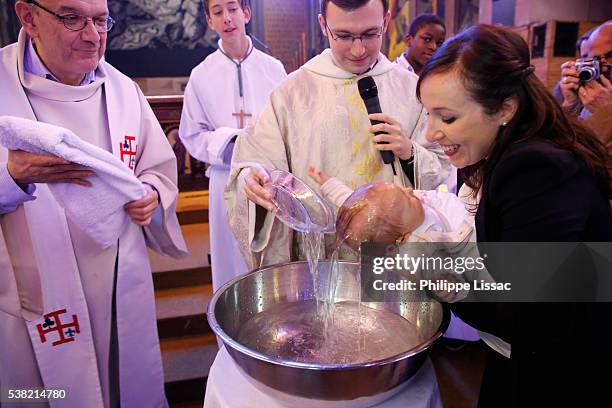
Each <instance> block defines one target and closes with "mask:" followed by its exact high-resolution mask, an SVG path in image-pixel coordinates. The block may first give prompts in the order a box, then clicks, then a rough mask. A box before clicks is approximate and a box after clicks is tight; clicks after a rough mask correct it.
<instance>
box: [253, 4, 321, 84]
mask: <svg viewBox="0 0 612 408" xmlns="http://www.w3.org/2000/svg"><path fill="white" fill-rule="evenodd" d="M261 1H263V8H262V9H263V12H264V42H265V43H266V44H267V45H268V47H270V49H271V50H272V53H273V54H274V56H275V57H276V58H278V59H280V60H281V61H282V63H283V65H284V66H285V69H286V70H287V72H291V71H294V70H295V69H297V68H298V67H299V66H300V65H301V64H302V63H304V62H305V59H307V58H305V56H306V55H307V54H308V52H307V48H308V44H307V43H308V36H309V24H310V13H313V14H314V13H315V12H314V11H312V10H310V8H311V7H310V2H308V1H305V0H261Z"/></svg>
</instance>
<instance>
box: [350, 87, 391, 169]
mask: <svg viewBox="0 0 612 408" xmlns="http://www.w3.org/2000/svg"><path fill="white" fill-rule="evenodd" d="M357 87H358V88H359V95H360V96H361V99H363V102H364V103H365V106H366V109H367V110H368V114H370V115H371V114H372V113H382V109H380V101H379V100H378V88H377V87H376V82H375V81H374V78H372V77H371V76H367V77H363V78H361V79H360V80H359V81H357ZM370 123H371V124H372V126H374V125H377V124H379V123H383V122H381V121H379V120H370ZM381 134H385V132H376V133H375V135H381ZM378 143H379V144H389V142H378ZM380 154H381V156H382V159H383V162H385V164H391V165H393V161H394V160H395V155H394V154H393V152H392V151H390V150H381V152H380ZM393 170H394V172H395V168H394V169H393Z"/></svg>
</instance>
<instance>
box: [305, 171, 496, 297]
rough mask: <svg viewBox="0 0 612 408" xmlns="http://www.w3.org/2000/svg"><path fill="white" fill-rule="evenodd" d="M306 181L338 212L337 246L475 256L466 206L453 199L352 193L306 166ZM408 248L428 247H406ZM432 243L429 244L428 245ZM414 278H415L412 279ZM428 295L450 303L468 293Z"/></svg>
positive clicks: (384, 191)
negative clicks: (314, 184) (364, 244)
mask: <svg viewBox="0 0 612 408" xmlns="http://www.w3.org/2000/svg"><path fill="white" fill-rule="evenodd" d="M308 174H309V176H310V177H311V178H312V179H313V180H315V181H316V182H317V183H319V184H320V186H321V193H322V194H323V196H324V197H325V198H327V199H328V200H329V201H331V202H332V203H333V204H335V205H336V206H338V207H340V209H339V210H338V216H337V218H336V239H337V246H338V245H340V244H341V243H345V244H347V245H348V246H349V247H351V248H353V249H357V248H358V247H359V245H360V244H361V243H362V242H375V243H385V244H391V243H396V244H398V250H399V252H400V253H404V254H410V253H414V251H417V252H418V253H414V255H415V256H419V255H420V254H421V253H422V251H425V252H427V254H428V255H432V254H434V253H438V251H439V250H442V251H443V252H444V253H448V254H453V255H454V256H461V257H476V256H478V249H477V247H476V245H467V243H468V241H470V240H472V241H473V242H474V241H475V237H473V234H472V233H473V231H474V226H473V225H474V222H473V217H472V216H471V214H470V213H469V211H467V210H466V208H465V204H464V203H463V201H462V200H461V199H459V198H458V197H457V196H455V195H454V194H450V193H447V192H441V191H420V190H413V189H411V188H406V187H401V186H397V185H395V184H392V183H387V182H383V181H376V182H373V183H369V184H366V185H364V186H361V187H359V188H358V189H357V190H355V191H352V190H351V189H350V188H349V187H347V186H346V185H345V184H344V183H342V182H341V181H340V180H338V179H337V178H334V177H328V176H327V175H326V174H325V173H324V172H323V171H321V170H317V169H315V168H314V167H312V166H311V167H309V169H308ZM410 243H428V244H427V245H426V246H424V245H417V246H415V245H410ZM429 243H431V244H429ZM423 273H424V271H420V272H419V277H420V278H424V277H428V278H429V279H430V280H432V281H442V280H444V281H447V282H455V283H456V282H466V281H468V280H470V281H471V280H474V279H475V278H477V277H478V278H484V279H486V280H487V281H489V280H490V277H489V276H488V273H487V272H486V271H478V272H477V275H475V274H474V272H473V271H466V273H465V274H463V273H462V274H458V273H454V272H450V271H428V272H427V276H425V275H423ZM412 278H413V279H414V278H415V277H414V276H413V277H412ZM428 293H429V294H430V296H432V297H434V298H435V299H438V300H440V301H444V302H455V301H458V300H460V299H462V298H465V297H466V296H467V295H468V293H469V290H462V291H458V292H450V291H446V290H433V291H428Z"/></svg>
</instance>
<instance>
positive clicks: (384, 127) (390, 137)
mask: <svg viewBox="0 0 612 408" xmlns="http://www.w3.org/2000/svg"><path fill="white" fill-rule="evenodd" d="M368 118H370V122H371V123H374V121H376V122H377V124H375V125H373V126H372V127H371V128H370V131H371V132H372V133H374V134H375V136H374V137H373V138H372V141H373V142H374V143H376V148H377V149H378V150H380V151H381V154H382V152H386V151H390V152H392V155H393V154H394V155H395V156H397V157H399V158H400V159H401V160H408V159H410V158H411V157H412V140H410V138H409V137H408V136H407V135H406V133H404V129H403V128H402V124H401V123H399V122H398V121H396V120H395V119H393V118H392V117H391V116H389V115H385V114H384V113H373V114H371V115H368ZM385 163H386V162H385Z"/></svg>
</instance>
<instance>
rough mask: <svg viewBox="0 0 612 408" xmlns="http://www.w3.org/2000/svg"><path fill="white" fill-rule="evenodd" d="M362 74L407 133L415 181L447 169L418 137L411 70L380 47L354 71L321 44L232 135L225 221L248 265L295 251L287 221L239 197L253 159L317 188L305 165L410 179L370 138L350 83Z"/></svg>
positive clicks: (431, 181) (359, 181)
mask: <svg viewBox="0 0 612 408" xmlns="http://www.w3.org/2000/svg"><path fill="white" fill-rule="evenodd" d="M363 76H372V77H373V78H374V80H375V81H376V84H377V87H378V97H379V99H380V105H381V108H382V111H383V112H384V113H386V114H388V115H390V116H392V117H394V118H395V119H396V120H398V121H400V122H401V124H402V126H403V129H404V131H405V132H406V133H407V134H408V135H409V137H410V138H411V139H412V141H413V145H414V173H415V179H416V182H415V184H416V186H415V187H416V188H420V189H425V190H429V189H435V188H436V187H437V186H438V185H439V184H440V183H442V182H443V180H445V179H446V177H447V176H448V172H449V163H448V159H447V158H446V157H445V156H444V154H443V153H442V150H441V149H440V148H439V146H434V145H432V144H429V143H428V142H427V141H426V140H425V137H424V136H425V134H424V129H425V122H426V116H425V112H424V109H423V107H422V105H421V104H420V103H419V102H418V100H417V98H416V94H415V87H416V81H417V77H416V76H415V75H414V74H411V73H409V72H406V71H405V70H403V69H401V68H400V67H397V66H396V65H395V64H393V63H391V62H390V61H389V60H388V59H387V58H386V57H385V56H384V55H382V54H380V55H379V58H378V63H377V64H376V65H375V66H374V67H373V69H371V70H370V71H368V72H367V74H363V75H360V76H356V75H354V74H351V73H349V72H347V71H345V70H343V69H341V68H339V67H338V66H337V65H336V64H335V63H334V61H333V57H332V54H331V51H330V50H329V49H328V50H325V51H324V52H323V53H322V54H320V55H318V56H317V57H315V58H313V59H312V60H310V61H308V62H307V63H306V64H305V65H304V66H302V67H301V68H300V69H299V70H297V71H295V72H293V73H292V74H291V75H289V77H288V78H287V80H286V81H285V82H283V84H282V85H281V86H280V87H279V88H277V89H276V90H275V91H274V92H272V94H271V95H270V100H269V101H268V104H267V105H266V107H265V108H264V110H263V111H262V113H261V115H260V116H259V118H258V120H257V122H256V124H255V126H254V128H253V129H251V130H249V132H248V133H246V134H243V135H241V136H240V137H239V138H238V140H237V142H236V147H235V149H234V158H233V161H232V170H231V173H230V179H229V183H228V187H227V190H226V193H227V194H226V200H227V205H228V213H229V216H230V224H231V226H232V229H233V231H234V234H235V235H236V237H237V238H238V240H239V242H240V246H241V250H242V251H243V254H244V255H245V257H246V258H247V260H248V262H249V264H250V266H251V267H257V266H259V265H267V264H274V263H280V262H287V261H289V260H290V259H296V258H298V257H299V251H300V250H299V248H298V251H297V252H296V251H294V250H292V245H293V235H292V233H291V231H289V230H288V228H287V227H285V226H283V225H281V223H280V222H278V221H275V220H274V216H273V215H272V214H256V211H262V208H257V209H256V206H255V205H254V204H253V203H252V202H250V201H248V199H247V198H246V195H245V194H244V191H243V189H244V175H245V174H246V172H247V171H248V170H247V168H248V167H249V166H251V165H252V163H260V164H262V165H263V166H266V167H270V168H279V169H281V170H286V171H290V172H291V173H293V174H295V175H296V176H297V177H299V178H300V179H302V180H303V181H305V182H306V183H308V184H309V185H310V186H311V187H312V188H313V189H314V190H316V191H317V192H318V191H319V186H318V185H317V184H316V183H315V182H314V181H312V180H310V179H309V177H308V175H307V174H308V173H307V169H308V166H309V165H313V166H315V167H316V168H318V169H321V170H323V171H324V172H325V173H327V174H328V175H330V176H333V177H337V178H339V179H340V180H342V181H343V182H344V183H346V184H347V185H349V186H350V187H351V188H356V187H358V186H360V185H363V184H365V183H369V182H372V181H374V180H386V181H393V182H395V183H397V184H400V185H407V184H408V183H409V182H408V180H407V177H406V176H405V175H404V174H403V172H402V167H401V165H400V162H399V160H398V158H397V157H396V160H395V169H396V170H397V175H396V176H394V174H393V171H392V169H391V166H389V165H385V164H384V163H383V161H382V158H381V155H380V152H379V151H378V150H376V149H375V147H374V145H373V143H372V134H371V133H370V131H369V129H370V126H371V125H370V121H369V119H368V116H367V111H366V108H365V104H364V103H363V100H362V99H361V97H360V95H359V90H358V88H357V80H358V79H360V78H361V77H363ZM264 216H265V219H264ZM256 218H257V220H256ZM262 219H263V221H262Z"/></svg>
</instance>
